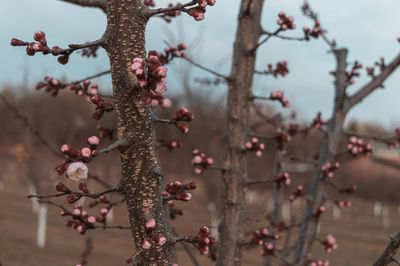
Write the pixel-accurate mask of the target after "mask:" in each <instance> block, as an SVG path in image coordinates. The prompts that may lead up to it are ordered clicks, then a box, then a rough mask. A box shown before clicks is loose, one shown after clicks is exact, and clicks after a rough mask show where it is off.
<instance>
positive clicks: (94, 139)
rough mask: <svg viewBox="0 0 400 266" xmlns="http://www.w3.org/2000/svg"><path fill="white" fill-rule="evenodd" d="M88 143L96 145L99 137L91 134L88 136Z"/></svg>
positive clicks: (98, 142)
mask: <svg viewBox="0 0 400 266" xmlns="http://www.w3.org/2000/svg"><path fill="white" fill-rule="evenodd" d="M88 143H89V145H92V146H97V145H99V144H100V139H99V138H98V137H96V136H91V137H89V138H88Z"/></svg>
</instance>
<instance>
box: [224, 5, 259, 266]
mask: <svg viewBox="0 0 400 266" xmlns="http://www.w3.org/2000/svg"><path fill="white" fill-rule="evenodd" d="M263 2H264V1H263V0H253V1H252V0H243V1H242V3H241V7H240V12H239V19H238V20H239V21H238V22H239V23H238V29H237V32H236V41H235V44H234V51H233V61H232V68H231V74H230V76H229V79H228V87H229V94H228V106H227V124H226V133H225V139H224V141H225V151H226V154H225V166H226V171H224V172H223V173H222V190H221V191H222V202H221V208H222V210H221V223H220V225H219V241H218V243H219V244H218V252H217V256H218V258H217V265H220V266H222V265H241V261H242V252H241V247H240V241H243V240H244V233H245V232H244V228H245V222H246V219H245V213H244V207H245V197H244V190H245V188H244V185H243V181H244V178H246V177H247V156H246V148H245V143H246V139H247V132H248V115H249V107H250V96H251V92H252V83H253V74H254V65H255V61H256V56H255V54H256V52H249V51H250V50H251V49H252V48H254V47H255V46H256V45H257V43H258V40H259V37H260V33H261V27H260V19H261V11H262V7H263Z"/></svg>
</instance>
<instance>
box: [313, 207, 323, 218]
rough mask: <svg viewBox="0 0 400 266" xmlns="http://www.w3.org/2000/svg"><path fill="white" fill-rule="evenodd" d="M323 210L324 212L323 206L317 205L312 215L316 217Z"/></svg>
mask: <svg viewBox="0 0 400 266" xmlns="http://www.w3.org/2000/svg"><path fill="white" fill-rule="evenodd" d="M323 212H325V207H324V206H319V207H318V208H317V209H316V210H314V211H313V216H314V217H316V218H318V217H319V216H321V214H322V213H323Z"/></svg>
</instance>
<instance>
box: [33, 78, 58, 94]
mask: <svg viewBox="0 0 400 266" xmlns="http://www.w3.org/2000/svg"><path fill="white" fill-rule="evenodd" d="M42 88H44V90H45V91H46V92H49V93H51V95H52V96H57V94H58V92H59V90H60V89H63V88H65V86H64V84H62V83H61V82H60V81H59V80H58V79H56V78H51V77H44V82H39V83H38V84H37V85H36V89H37V90H40V89H42Z"/></svg>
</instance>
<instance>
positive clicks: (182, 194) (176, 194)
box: [163, 181, 197, 201]
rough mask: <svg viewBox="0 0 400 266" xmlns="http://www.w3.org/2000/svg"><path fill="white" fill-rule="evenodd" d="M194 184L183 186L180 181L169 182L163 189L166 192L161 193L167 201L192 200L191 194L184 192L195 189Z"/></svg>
mask: <svg viewBox="0 0 400 266" xmlns="http://www.w3.org/2000/svg"><path fill="white" fill-rule="evenodd" d="M196 187H197V185H196V182H191V183H189V184H183V183H182V182H180V181H175V182H171V183H169V184H168V185H167V187H166V188H165V191H166V192H163V197H165V199H166V200H167V201H170V200H182V201H189V200H190V199H191V198H192V194H190V193H188V192H186V191H187V190H194V189H196Z"/></svg>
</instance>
